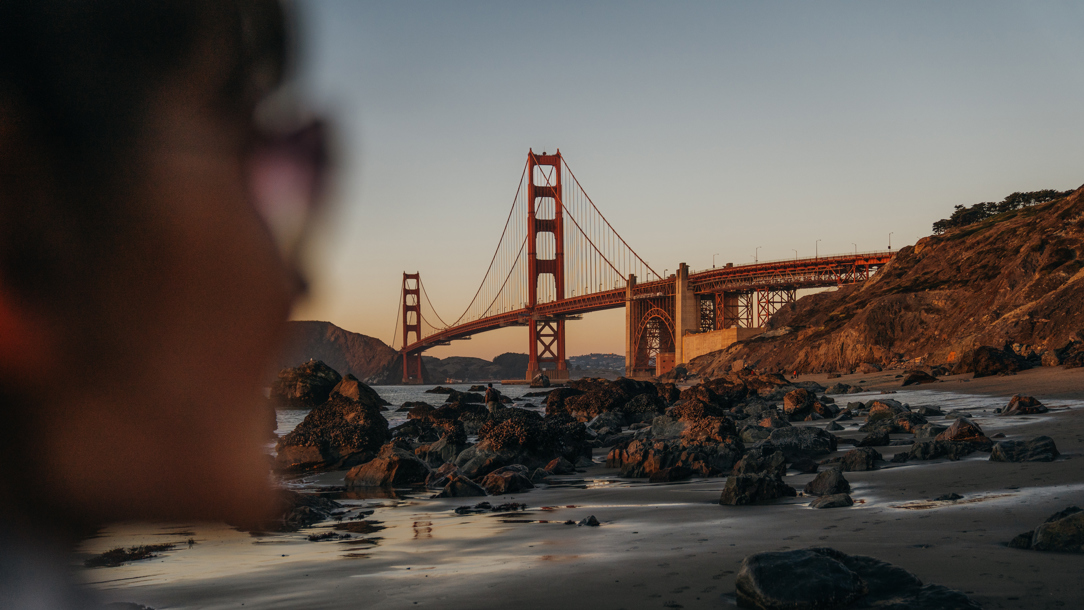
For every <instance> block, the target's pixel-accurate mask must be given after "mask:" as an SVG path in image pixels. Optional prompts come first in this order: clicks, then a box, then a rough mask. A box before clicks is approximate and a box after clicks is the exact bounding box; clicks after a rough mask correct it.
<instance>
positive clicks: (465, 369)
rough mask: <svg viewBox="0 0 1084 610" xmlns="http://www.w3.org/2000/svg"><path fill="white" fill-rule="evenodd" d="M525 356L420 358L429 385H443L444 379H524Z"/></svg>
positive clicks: (526, 358)
mask: <svg viewBox="0 0 1084 610" xmlns="http://www.w3.org/2000/svg"><path fill="white" fill-rule="evenodd" d="M527 361H528V357H527V354H515V353H511V352H509V353H506V354H501V355H500V356H497V357H496V358H494V359H493V361H492V362H490V361H489V360H483V359H481V358H471V357H469V356H449V357H448V358H434V357H433V356H422V362H423V363H424V364H425V369H426V371H427V372H428V373H429V379H428V380H429V381H430V382H431V383H443V382H444V380H445V379H461V380H463V381H490V380H498V379H524V378H525V377H526V375H527Z"/></svg>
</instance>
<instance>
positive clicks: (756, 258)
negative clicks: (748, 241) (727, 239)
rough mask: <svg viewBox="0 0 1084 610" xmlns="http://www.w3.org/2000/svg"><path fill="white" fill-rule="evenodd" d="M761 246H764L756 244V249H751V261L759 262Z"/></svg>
mask: <svg viewBox="0 0 1084 610" xmlns="http://www.w3.org/2000/svg"><path fill="white" fill-rule="evenodd" d="M763 247H764V246H757V248H756V250H753V263H754V264H755V263H759V262H760V249H761V248H763Z"/></svg>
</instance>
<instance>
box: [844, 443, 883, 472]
mask: <svg viewBox="0 0 1084 610" xmlns="http://www.w3.org/2000/svg"><path fill="white" fill-rule="evenodd" d="M883 460H884V458H883V457H881V454H880V452H878V451H877V450H876V449H873V448H872V447H859V448H857V449H851V450H850V451H848V452H847V453H845V454H844V455H843V459H842V460H840V462H839V466H840V468H841V469H843V471H844V472H857V471H863V470H876V469H877V462H878V461H883Z"/></svg>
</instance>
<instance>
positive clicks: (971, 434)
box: [934, 417, 993, 449]
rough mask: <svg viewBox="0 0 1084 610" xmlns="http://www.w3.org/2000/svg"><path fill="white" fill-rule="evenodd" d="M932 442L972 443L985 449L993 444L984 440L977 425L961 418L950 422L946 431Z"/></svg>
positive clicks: (988, 440) (984, 437) (984, 436)
mask: <svg viewBox="0 0 1084 610" xmlns="http://www.w3.org/2000/svg"><path fill="white" fill-rule="evenodd" d="M934 440H938V441H953V442H967V443H973V444H975V445H980V446H982V447H984V448H987V449H988V448H990V446H991V445H992V444H993V441H991V440H990V439H988V438H986V435H985V434H983V432H982V428H980V427H979V426H978V424H976V423H974V422H972V421H971V420H969V419H966V418H963V417H961V418H959V419H957V420H956V421H954V422H952V425H951V426H949V427H948V430H945V431H944V432H942V433H941V434H938V435H937V436H936V437H935V438H934Z"/></svg>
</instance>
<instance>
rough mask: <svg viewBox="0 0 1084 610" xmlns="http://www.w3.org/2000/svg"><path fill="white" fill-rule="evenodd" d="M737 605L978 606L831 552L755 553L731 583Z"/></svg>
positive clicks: (766, 609)
mask: <svg viewBox="0 0 1084 610" xmlns="http://www.w3.org/2000/svg"><path fill="white" fill-rule="evenodd" d="M735 585H736V586H737V593H738V605H739V606H742V607H746V608H759V609H761V610H784V609H785V610H817V609H821V608H843V607H847V608H896V609H900V610H902V609H904V608H926V609H936V610H970V609H977V608H979V606H978V604H976V603H975V602H973V601H971V600H970V599H969V598H968V597H967V596H966V595H964V594H963V593H960V592H959V591H953V590H951V589H948V588H945V587H942V586H939V585H923V584H922V581H920V580H919V579H918V578H917V577H915V575H913V574H911V573H910V572H907V571H906V570H903V569H901V568H899V567H896V566H894V565H892V564H889V563H886V562H883V561H880V560H877V559H874V558H872V557H863V556H860V555H846V554H844V553H841V552H839V551H837V550H835V549H830V548H811V549H803V550H796V551H783V552H768V553H757V554H756V555H751V556H749V557H746V558H745V560H744V561H743V562H742V566H741V569H739V570H738V575H737V579H736V582H735Z"/></svg>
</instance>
